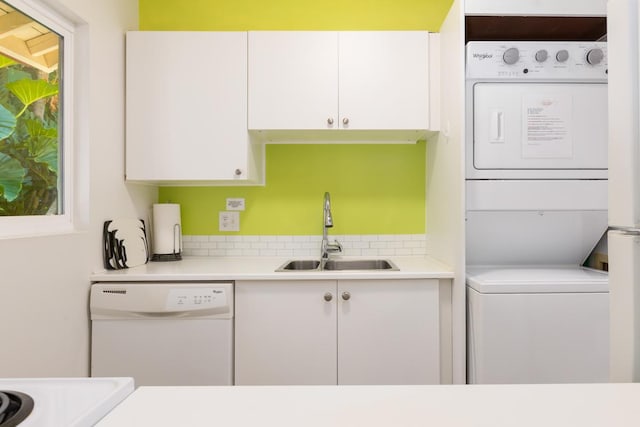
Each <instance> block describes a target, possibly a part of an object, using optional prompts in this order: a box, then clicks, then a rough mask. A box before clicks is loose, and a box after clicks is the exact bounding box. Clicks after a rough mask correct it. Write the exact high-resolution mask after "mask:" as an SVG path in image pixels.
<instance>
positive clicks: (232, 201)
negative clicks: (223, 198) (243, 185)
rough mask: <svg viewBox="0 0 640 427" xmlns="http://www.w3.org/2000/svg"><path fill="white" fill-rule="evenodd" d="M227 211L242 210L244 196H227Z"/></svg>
mask: <svg viewBox="0 0 640 427" xmlns="http://www.w3.org/2000/svg"><path fill="white" fill-rule="evenodd" d="M227 210H228V211H243V210H244V198H228V199H227Z"/></svg>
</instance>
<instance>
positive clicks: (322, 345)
mask: <svg viewBox="0 0 640 427" xmlns="http://www.w3.org/2000/svg"><path fill="white" fill-rule="evenodd" d="M235 292H236V294H235V304H236V305H235V309H236V311H235V314H236V318H235V321H236V324H235V334H236V335H235V383H236V384H237V385H269V384H271V385H292V384H437V383H439V382H440V320H439V319H440V313H439V282H438V280H435V279H434V280H423V279H397V280H340V281H335V280H304V281H281V282H275V281H237V282H236V287H235Z"/></svg>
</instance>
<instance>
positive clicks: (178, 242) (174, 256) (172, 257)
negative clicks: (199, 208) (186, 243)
mask: <svg viewBox="0 0 640 427" xmlns="http://www.w3.org/2000/svg"><path fill="white" fill-rule="evenodd" d="M181 237H182V228H181V227H180V224H173V252H172V253H168V254H153V255H152V256H151V261H180V260H181V259H182V238H181Z"/></svg>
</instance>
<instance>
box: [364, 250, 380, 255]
mask: <svg viewBox="0 0 640 427" xmlns="http://www.w3.org/2000/svg"><path fill="white" fill-rule="evenodd" d="M377 255H378V249H363V250H362V256H377Z"/></svg>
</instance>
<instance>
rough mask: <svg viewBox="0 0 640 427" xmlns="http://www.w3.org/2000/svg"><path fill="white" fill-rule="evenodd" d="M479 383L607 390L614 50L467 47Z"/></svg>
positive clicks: (473, 374)
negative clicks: (610, 63) (600, 261)
mask: <svg viewBox="0 0 640 427" xmlns="http://www.w3.org/2000/svg"><path fill="white" fill-rule="evenodd" d="M466 66H467V68H466V79H467V87H466V93H467V95H466V96H467V135H466V247H467V249H466V259H467V315H468V316H467V326H468V327H467V344H468V347H467V353H468V357H467V378H468V382H469V383H566V382H606V381H608V364H609V361H608V359H609V357H608V354H609V350H608V349H609V298H608V279H607V274H606V273H605V272H602V271H599V270H592V269H588V268H584V267H582V264H583V262H584V260H585V259H586V257H587V256H588V255H589V254H590V252H591V251H592V250H593V248H594V247H595V246H596V244H597V243H598V241H599V240H600V238H601V237H602V236H603V234H604V233H605V232H606V229H607V61H606V43H604V42H469V43H468V44H467V64H466Z"/></svg>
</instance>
